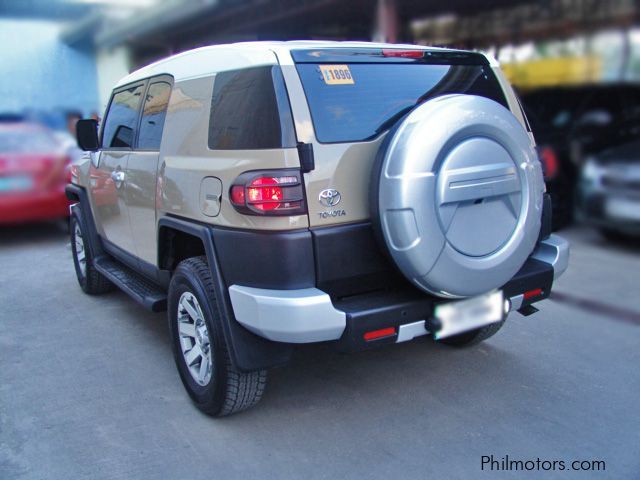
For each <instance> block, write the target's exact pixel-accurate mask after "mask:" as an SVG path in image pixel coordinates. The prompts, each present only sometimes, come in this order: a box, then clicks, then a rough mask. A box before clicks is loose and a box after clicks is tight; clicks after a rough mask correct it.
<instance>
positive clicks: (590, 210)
mask: <svg viewBox="0 0 640 480" xmlns="http://www.w3.org/2000/svg"><path fill="white" fill-rule="evenodd" d="M578 206H579V212H580V214H581V216H582V218H583V219H584V221H585V222H587V223H589V224H591V225H594V226H595V227H597V228H599V229H600V231H601V232H602V233H603V234H604V235H605V236H607V237H610V238H611V237H613V238H616V237H621V236H634V237H637V236H640V140H635V141H633V142H629V143H626V144H624V145H620V146H618V147H613V148H609V149H607V150H605V151H603V152H601V153H599V154H598V155H594V156H592V157H591V158H590V159H589V160H588V161H587V162H586V164H585V166H584V168H583V169H582V175H581V181H580V187H579V195H578Z"/></svg>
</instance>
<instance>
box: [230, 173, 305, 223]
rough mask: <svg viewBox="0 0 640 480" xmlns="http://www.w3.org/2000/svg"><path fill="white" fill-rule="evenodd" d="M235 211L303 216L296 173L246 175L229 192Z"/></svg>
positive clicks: (298, 178)
mask: <svg viewBox="0 0 640 480" xmlns="http://www.w3.org/2000/svg"><path fill="white" fill-rule="evenodd" d="M229 197H230V199H231V203H232V204H233V206H234V207H235V208H236V210H238V211H240V212H242V213H246V214H249V215H299V214H302V213H306V208H305V203H304V196H303V192H302V183H301V181H300V173H299V172H298V171H291V170H286V171H269V172H247V173H243V174H242V175H240V176H239V177H238V178H237V179H236V181H235V182H234V184H233V185H232V187H231V190H230V192H229Z"/></svg>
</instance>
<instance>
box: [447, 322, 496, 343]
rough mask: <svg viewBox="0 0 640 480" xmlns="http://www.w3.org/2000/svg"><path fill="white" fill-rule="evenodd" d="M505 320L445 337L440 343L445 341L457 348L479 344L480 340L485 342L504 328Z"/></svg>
mask: <svg viewBox="0 0 640 480" xmlns="http://www.w3.org/2000/svg"><path fill="white" fill-rule="evenodd" d="M504 322H505V320H502V321H501V322H496V323H492V324H490V325H487V326H486V327H482V328H477V329H475V330H471V331H470V332H465V333H461V334H459V335H454V336H452V337H449V338H443V339H442V340H439V341H438V343H443V344H445V345H449V346H451V347H457V348H465V347H471V346H473V345H477V344H478V343H480V342H484V341H485V340H487V339H488V338H490V337H493V336H494V335H495V334H496V333H498V330H500V329H501V328H502V325H504Z"/></svg>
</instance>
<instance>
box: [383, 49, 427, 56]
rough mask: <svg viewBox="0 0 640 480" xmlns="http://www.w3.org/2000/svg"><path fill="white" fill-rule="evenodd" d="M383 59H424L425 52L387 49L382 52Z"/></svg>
mask: <svg viewBox="0 0 640 480" xmlns="http://www.w3.org/2000/svg"><path fill="white" fill-rule="evenodd" d="M382 56H383V57H399V58H422V57H424V51H423V50H398V49H395V48H389V49H387V48H385V49H383V50H382Z"/></svg>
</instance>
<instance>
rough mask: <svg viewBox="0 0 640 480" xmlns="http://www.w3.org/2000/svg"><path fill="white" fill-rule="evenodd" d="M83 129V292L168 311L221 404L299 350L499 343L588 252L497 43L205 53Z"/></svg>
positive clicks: (184, 357) (179, 342) (309, 45)
mask: <svg viewBox="0 0 640 480" xmlns="http://www.w3.org/2000/svg"><path fill="white" fill-rule="evenodd" d="M78 142H79V145H80V146H81V147H82V148H83V149H84V150H86V151H89V152H90V153H89V155H88V156H87V158H86V160H85V161H84V162H83V163H81V164H80V165H79V166H77V167H76V168H74V169H73V172H72V183H71V184H70V185H69V186H68V187H67V195H68V197H69V199H71V200H72V201H73V202H75V203H74V205H73V207H72V223H71V238H72V242H71V245H72V251H73V258H74V263H75V270H76V274H77V277H78V281H79V283H80V286H81V288H82V289H83V290H84V291H85V292H86V293H88V294H98V293H102V292H105V291H107V290H109V289H111V288H112V287H113V286H114V285H115V286H117V287H119V288H121V289H122V290H124V291H125V292H126V293H128V294H129V295H131V296H132V297H133V298H134V299H136V300H138V301H139V302H140V303H142V304H143V305H144V306H146V307H147V308H149V309H151V310H153V311H162V310H165V309H166V310H167V311H168V317H169V325H170V331H171V338H172V345H173V350H174V356H175V360H176V364H177V368H178V371H179V373H180V377H181V379H182V382H183V383H184V386H185V388H186V390H187V392H188V393H189V395H190V396H191V398H192V399H193V401H194V402H195V403H196V405H197V406H198V407H199V408H200V409H202V410H203V411H204V412H206V413H209V414H211V415H216V416H219V415H227V414H230V413H233V412H237V411H239V410H242V409H245V408H247V407H250V406H252V405H254V404H255V403H256V402H257V401H258V400H259V399H260V397H261V396H262V394H263V391H264V388H265V382H266V378H267V373H266V372H267V369H269V368H271V367H274V366H277V365H282V364H285V363H286V362H287V361H288V360H289V358H290V356H291V353H292V349H293V348H294V347H295V345H296V344H300V343H310V342H332V343H334V344H335V345H336V347H338V348H339V349H341V350H344V351H357V350H361V349H366V348H371V347H377V346H381V345H387V344H393V343H398V342H404V341H407V340H411V339H413V338H415V337H418V336H421V335H427V334H429V335H431V336H433V337H434V338H435V339H436V340H438V341H440V342H443V343H446V344H450V345H454V346H464V345H472V344H474V343H477V342H480V341H482V340H485V339H487V338H488V337H490V336H492V335H493V334H495V333H496V332H497V331H498V330H499V329H500V328H501V326H502V325H503V323H504V321H505V319H506V317H507V314H508V313H509V312H512V311H518V312H520V313H522V314H524V315H528V314H530V313H533V312H534V311H536V309H535V307H533V306H532V304H534V303H535V302H538V301H540V300H542V299H544V298H546V297H548V296H549V293H550V291H551V286H552V283H553V280H554V278H557V277H558V276H559V275H560V274H562V272H563V271H564V270H565V268H566V267H567V263H568V244H567V242H565V241H564V240H562V239H561V238H560V237H558V236H556V235H551V234H550V211H549V210H550V204H549V200H548V197H546V195H545V193H544V191H545V187H544V183H543V178H542V172H541V166H540V163H539V161H538V159H537V156H536V152H535V150H534V140H533V136H532V135H531V132H530V131H529V130H528V128H527V122H526V119H525V118H524V115H523V113H522V110H521V108H520V106H519V104H518V100H517V98H516V97H515V95H514V93H513V91H512V89H511V87H510V86H509V85H508V83H507V82H506V80H505V79H504V77H503V75H502V73H501V72H500V69H499V67H498V65H497V64H496V62H495V61H494V60H493V59H490V58H488V57H486V56H484V55H482V54H480V53H473V52H466V51H458V50H445V49H436V48H425V47H417V46H412V45H388V44H373V43H337V42H269V43H263V42H258V43H240V44H232V45H220V46H212V47H204V48H200V49H197V50H193V51H188V52H185V53H182V54H179V55H176V56H173V57H171V58H168V59H166V60H162V61H159V62H157V63H154V64H152V65H149V66H147V67H144V68H142V69H140V70H138V71H136V72H134V73H132V74H130V75H128V76H127V77H125V78H123V79H122V80H121V81H120V82H119V83H118V84H117V85H116V87H115V89H114V90H113V94H112V96H111V101H110V102H109V105H108V108H107V110H106V112H105V115H104V120H103V122H102V126H101V128H100V131H99V132H98V126H97V123H96V122H95V121H93V120H82V121H80V122H79V124H78Z"/></svg>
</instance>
